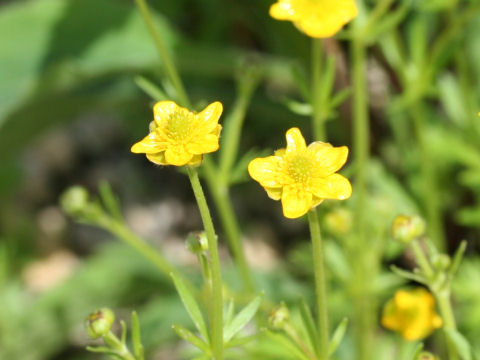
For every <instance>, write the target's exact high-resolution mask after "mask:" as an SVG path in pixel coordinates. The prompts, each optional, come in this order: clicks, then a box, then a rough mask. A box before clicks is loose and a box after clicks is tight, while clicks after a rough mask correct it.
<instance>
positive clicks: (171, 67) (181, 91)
mask: <svg viewBox="0 0 480 360" xmlns="http://www.w3.org/2000/svg"><path fill="white" fill-rule="evenodd" d="M135 2H136V4H137V6H138V8H139V10H140V12H141V14H142V16H143V19H144V20H145V23H146V25H147V27H148V31H149V32H150V35H151V36H152V38H153V42H154V43H155V46H156V48H157V51H158V54H159V55H160V58H161V60H162V62H163V65H164V67H165V71H166V73H167V75H168V77H169V78H170V81H171V82H172V85H173V86H174V87H175V90H176V91H177V96H178V100H179V101H180V103H181V105H182V106H186V107H188V108H190V107H191V104H190V100H189V98H188V95H187V93H186V91H185V88H184V86H183V83H182V80H181V79H180V76H179V75H178V71H177V68H176V67H175V64H174V62H173V61H172V58H171V56H170V54H169V53H168V50H167V47H166V46H165V44H164V42H163V39H162V37H161V36H160V34H159V33H158V31H157V29H156V28H155V25H154V23H153V19H152V15H151V14H150V11H149V9H148V5H147V2H146V1H145V0H135Z"/></svg>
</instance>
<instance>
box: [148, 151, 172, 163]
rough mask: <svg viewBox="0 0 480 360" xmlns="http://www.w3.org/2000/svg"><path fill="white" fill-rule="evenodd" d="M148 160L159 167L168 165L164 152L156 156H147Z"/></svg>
mask: <svg viewBox="0 0 480 360" xmlns="http://www.w3.org/2000/svg"><path fill="white" fill-rule="evenodd" d="M147 159H148V160H150V161H151V162H153V163H154V164H157V165H168V163H167V161H166V160H165V152H164V151H162V152H159V153H156V154H147Z"/></svg>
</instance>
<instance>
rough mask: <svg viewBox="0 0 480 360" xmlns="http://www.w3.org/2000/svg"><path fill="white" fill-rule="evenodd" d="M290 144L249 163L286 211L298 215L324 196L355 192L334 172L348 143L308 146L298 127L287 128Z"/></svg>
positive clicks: (253, 174) (344, 158)
mask: <svg viewBox="0 0 480 360" xmlns="http://www.w3.org/2000/svg"><path fill="white" fill-rule="evenodd" d="M286 138H287V148H286V149H280V150H277V151H276V152H275V155H273V156H268V157H265V158H256V159H254V160H252V161H251V162H250V164H248V172H249V174H250V176H251V177H252V178H253V179H254V180H256V181H258V182H259V183H260V185H261V186H263V187H264V188H265V190H266V192H267V194H268V196H269V197H270V198H272V199H274V200H281V201H282V208H283V214H284V215H285V217H287V218H291V219H293V218H298V217H300V216H302V215H305V214H306V213H307V212H308V211H309V210H310V209H312V208H314V207H315V206H317V205H318V204H320V203H321V202H322V201H323V200H324V199H339V200H343V199H347V198H349V197H350V195H351V194H352V186H351V184H350V182H349V181H348V179H346V178H345V177H343V176H342V175H340V174H336V173H335V172H336V171H337V170H339V169H340V168H341V167H342V166H343V165H344V164H345V162H346V161H347V156H348V148H347V147H346V146H341V147H333V146H332V145H330V144H328V143H324V142H320V141H317V142H314V143H312V144H310V145H309V146H308V147H307V145H306V144H305V139H304V138H303V136H302V133H301V132H300V130H299V129H297V128H292V129H290V130H288V131H287V134H286Z"/></svg>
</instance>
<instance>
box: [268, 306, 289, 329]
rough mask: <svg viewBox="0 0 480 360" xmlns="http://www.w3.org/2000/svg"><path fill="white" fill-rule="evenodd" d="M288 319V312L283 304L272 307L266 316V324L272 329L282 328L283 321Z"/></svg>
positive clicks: (285, 321)
mask: <svg viewBox="0 0 480 360" xmlns="http://www.w3.org/2000/svg"><path fill="white" fill-rule="evenodd" d="M289 319H290V313H289V311H288V308H287V306H286V305H285V304H282V305H280V306H279V307H277V308H275V309H273V311H272V312H271V313H270V316H269V317H268V325H269V326H270V327H271V328H273V329H276V330H278V329H283V327H284V326H285V323H287V322H288V321H289Z"/></svg>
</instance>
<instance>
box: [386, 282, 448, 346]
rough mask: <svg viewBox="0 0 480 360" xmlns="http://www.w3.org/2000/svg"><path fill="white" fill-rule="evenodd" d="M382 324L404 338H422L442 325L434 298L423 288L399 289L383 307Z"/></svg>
mask: <svg viewBox="0 0 480 360" xmlns="http://www.w3.org/2000/svg"><path fill="white" fill-rule="evenodd" d="M382 325H383V326H385V327H386V328H387V329H390V330H394V331H398V332H399V333H400V334H401V335H402V336H403V338H404V339H406V340H411V341H413V340H418V339H423V338H425V337H427V336H428V335H430V333H431V332H432V331H433V330H435V329H437V328H439V327H441V326H442V318H441V317H440V316H439V315H438V314H437V313H436V312H435V299H434V297H433V296H432V294H430V293H429V292H428V291H427V290H425V289H424V288H416V289H413V290H399V291H397V292H396V293H395V296H394V297H393V299H391V300H390V301H388V302H387V303H386V304H385V307H384V308H383V315H382Z"/></svg>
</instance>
